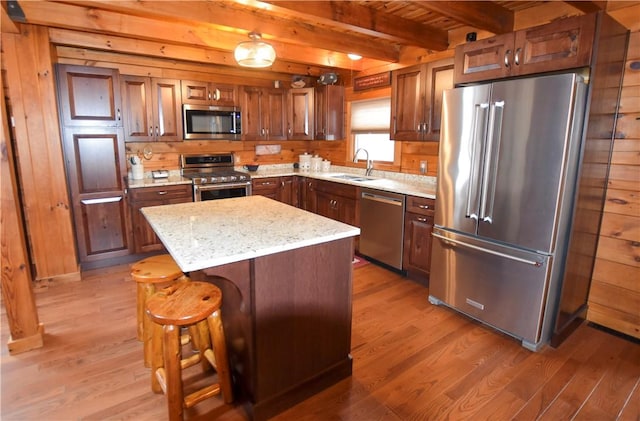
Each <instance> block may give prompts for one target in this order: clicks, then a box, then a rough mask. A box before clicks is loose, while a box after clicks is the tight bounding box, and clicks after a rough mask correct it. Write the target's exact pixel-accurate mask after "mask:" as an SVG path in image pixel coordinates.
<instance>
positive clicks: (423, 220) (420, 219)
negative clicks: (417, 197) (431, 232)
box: [418, 217, 427, 222]
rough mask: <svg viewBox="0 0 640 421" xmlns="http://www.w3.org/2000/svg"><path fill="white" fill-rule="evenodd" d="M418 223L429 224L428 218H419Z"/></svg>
mask: <svg viewBox="0 0 640 421" xmlns="http://www.w3.org/2000/svg"><path fill="white" fill-rule="evenodd" d="M418 222H427V218H422V217H418Z"/></svg>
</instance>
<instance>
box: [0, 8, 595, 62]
mask: <svg viewBox="0 0 640 421" xmlns="http://www.w3.org/2000/svg"><path fill="white" fill-rule="evenodd" d="M541 3H544V2H539V1H255V0H222V1H221V0H218V1H202V0H198V1H144V0H142V1H128V0H123V1H113V0H91V1H82V0H78V1H76V0H66V1H25V0H20V1H14V0H12V1H9V2H4V1H3V6H4V11H3V14H4V13H7V14H8V15H9V16H11V17H12V18H13V20H14V21H22V22H27V23H32V24H38V25H46V26H49V27H52V28H59V30H57V31H52V39H53V42H54V43H57V44H60V45H68V46H72V47H82V48H92V49H97V50H106V51H114V52H121V53H127V54H145V55H156V56H158V57H167V58H172V59H178V58H182V59H186V60H188V61H195V62H206V63H214V64H219V65H236V64H235V62H234V60H233V49H234V47H235V46H236V45H237V44H238V43H239V42H241V41H246V40H248V36H247V34H248V33H249V32H251V31H255V32H258V33H261V34H262V36H263V38H264V39H265V40H266V41H268V42H270V43H271V44H272V45H273V46H274V48H275V49H276V52H277V56H278V59H277V60H276V63H274V65H273V66H272V68H271V69H270V70H272V71H276V72H282V73H292V74H300V73H303V74H304V73H307V74H314V73H318V72H322V71H326V70H331V69H335V70H340V69H350V70H352V71H359V70H362V69H367V68H376V67H381V66H385V65H389V64H392V63H401V62H402V61H403V57H406V56H407V55H409V54H407V52H408V51H410V52H411V54H410V56H411V57H417V56H418V57H419V56H424V55H429V54H432V53H437V52H440V51H444V50H447V48H449V44H450V39H449V38H450V35H449V34H450V32H451V31H453V30H459V29H460V28H468V32H473V31H484V32H489V33H491V34H501V33H506V32H511V31H513V29H514V15H515V13H516V12H519V11H523V10H526V9H529V8H532V7H536V6H539V5H540V4H541ZM566 3H570V4H572V5H574V6H575V7H576V9H578V10H581V11H582V12H589V11H593V10H598V9H599V8H603V7H604V6H605V4H606V2H590V1H579V2H566ZM16 6H19V7H16ZM18 9H20V10H21V11H22V12H23V13H24V18H22V17H21V16H19V13H17V12H18V11H19V10H18ZM7 10H8V11H9V12H7ZM77 31H80V32H77ZM95 34H104V35H105V36H108V38H105V37H96V36H95ZM132 39H135V40H139V41H138V43H137V44H136V46H137V47H134V46H133V44H132V43H131V42H130V41H131V40H132ZM127 40H128V41H129V42H127ZM140 43H143V44H142V45H143V46H144V47H140V45H141V44H140ZM176 47H180V48H176ZM135 48H141V50H140V51H144V52H140V51H135ZM185 48H186V49H185ZM154 51H155V53H154ZM173 51H181V53H173ZM348 53H355V54H358V55H360V56H362V57H364V59H363V60H359V61H356V62H354V61H352V60H351V59H349V58H348V56H347V54H348Z"/></svg>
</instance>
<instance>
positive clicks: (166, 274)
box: [131, 254, 188, 367]
mask: <svg viewBox="0 0 640 421" xmlns="http://www.w3.org/2000/svg"><path fill="white" fill-rule="evenodd" d="M131 278H132V279H133V280H134V281H136V282H137V284H138V287H137V293H136V294H137V298H136V318H137V321H138V325H137V326H138V327H137V336H138V340H139V341H143V347H144V350H143V355H144V365H145V367H150V366H151V328H150V327H149V320H148V318H147V317H146V316H145V314H144V309H145V306H146V302H147V299H148V298H149V297H151V296H152V295H153V294H154V293H155V292H156V285H157V284H166V283H169V282H173V281H185V280H188V278H187V277H186V276H185V274H184V273H182V269H180V267H179V266H178V264H177V263H176V262H175V260H173V258H172V257H171V256H170V255H168V254H159V255H157V256H151V257H147V258H145V259H142V260H140V261H138V262H136V263H134V264H133V265H131Z"/></svg>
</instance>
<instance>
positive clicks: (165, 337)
mask: <svg viewBox="0 0 640 421" xmlns="http://www.w3.org/2000/svg"><path fill="white" fill-rule="evenodd" d="M221 304H222V292H221V291H220V289H219V288H218V287H216V286H215V285H213V284H210V283H207V282H197V281H190V282H176V283H173V284H171V285H170V286H168V287H166V288H163V289H161V290H159V291H158V292H156V293H155V294H153V296H151V297H149V298H148V299H147V304H146V314H147V316H148V317H149V320H150V321H152V322H153V323H151V324H152V326H153V335H152V361H151V389H152V390H153V391H154V392H156V393H160V392H164V393H165V394H166V395H167V403H168V407H169V420H170V421H176V420H182V419H183V415H184V408H191V407H192V406H194V405H196V404H197V403H199V402H201V401H203V400H205V399H208V398H211V397H213V396H216V395H220V394H221V395H222V398H223V400H224V403H227V404H228V403H231V402H233V392H232V387H231V373H230V371H229V361H228V358H227V348H226V341H225V337H224V328H223V326H222V318H221V315H220V306H221ZM182 327H188V328H189V329H194V328H195V330H196V331H197V339H198V352H195V353H193V354H192V355H191V356H188V357H187V358H184V359H183V357H182V353H183V350H182V344H181V341H180V330H181V328H182ZM197 363H202V368H203V370H205V371H206V370H207V369H209V368H211V367H213V368H214V369H215V370H216V372H217V374H218V382H217V383H212V384H209V385H207V386H205V387H203V388H201V389H199V390H197V391H195V392H192V393H190V394H188V395H186V396H185V394H184V390H183V379H182V375H183V370H185V369H187V368H189V367H191V366H193V365H195V364H197Z"/></svg>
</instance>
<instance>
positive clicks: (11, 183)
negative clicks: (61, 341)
mask: <svg viewBox="0 0 640 421" xmlns="http://www.w3.org/2000/svg"><path fill="white" fill-rule="evenodd" d="M1 79H2V78H0V88H1V91H2V92H4V81H3V80H1ZM0 102H1V103H2V127H3V129H2V139H1V143H0V148H1V150H2V161H1V173H0V175H1V177H2V178H1V180H2V182H1V185H2V189H1V190H0V202H1V203H2V205H1V208H0V209H1V212H2V213H1V214H0V215H1V217H0V219H1V224H2V235H1V237H0V246H1V250H2V298H3V300H4V306H5V308H6V310H7V318H8V319H9V329H10V330H11V337H10V339H9V343H8V346H9V353H10V354H17V353H20V352H24V351H29V350H31V349H34V348H41V347H42V346H43V344H44V341H43V336H44V326H43V325H42V323H40V322H39V321H38V312H37V310H36V305H35V299H34V296H33V290H32V287H31V273H30V271H29V261H28V260H27V248H26V242H25V238H24V231H23V227H24V225H23V221H22V214H21V213H20V208H19V205H18V194H17V191H16V188H15V186H16V182H15V181H16V180H15V162H14V160H13V149H12V147H11V142H10V140H9V139H10V138H9V124H8V121H7V110H6V104H5V101H4V100H2V101H0Z"/></svg>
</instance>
